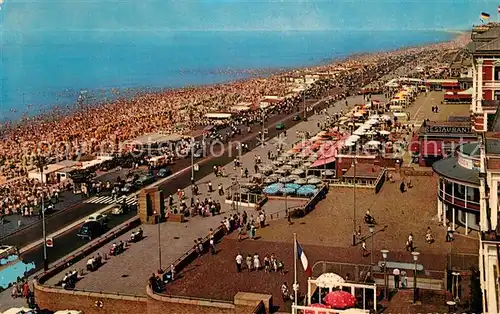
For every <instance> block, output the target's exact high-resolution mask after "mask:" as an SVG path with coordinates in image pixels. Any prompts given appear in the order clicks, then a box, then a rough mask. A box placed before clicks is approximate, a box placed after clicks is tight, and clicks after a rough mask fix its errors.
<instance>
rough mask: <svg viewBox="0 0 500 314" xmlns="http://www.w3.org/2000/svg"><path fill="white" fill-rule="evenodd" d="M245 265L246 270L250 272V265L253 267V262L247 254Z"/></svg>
mask: <svg viewBox="0 0 500 314" xmlns="http://www.w3.org/2000/svg"><path fill="white" fill-rule="evenodd" d="M246 264H247V269H248V271H249V272H250V271H252V265H253V261H252V255H250V254H248V256H247V258H246Z"/></svg>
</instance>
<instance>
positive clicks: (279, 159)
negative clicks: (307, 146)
mask: <svg viewBox="0 0 500 314" xmlns="http://www.w3.org/2000/svg"><path fill="white" fill-rule="evenodd" d="M276 161H281V162H283V161H285V157H283V156H279V157H278V158H276Z"/></svg>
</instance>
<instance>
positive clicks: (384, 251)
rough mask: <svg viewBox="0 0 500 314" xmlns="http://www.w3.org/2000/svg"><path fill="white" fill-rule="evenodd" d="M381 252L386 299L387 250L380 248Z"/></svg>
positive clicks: (386, 296)
mask: <svg viewBox="0 0 500 314" xmlns="http://www.w3.org/2000/svg"><path fill="white" fill-rule="evenodd" d="M380 252H381V253H382V257H383V258H384V299H386V300H387V299H388V291H389V289H388V287H387V286H388V285H389V283H388V282H387V255H388V254H389V250H380Z"/></svg>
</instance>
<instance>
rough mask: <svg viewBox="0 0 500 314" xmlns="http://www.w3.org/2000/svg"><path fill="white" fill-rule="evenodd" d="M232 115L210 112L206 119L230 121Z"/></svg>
mask: <svg viewBox="0 0 500 314" xmlns="http://www.w3.org/2000/svg"><path fill="white" fill-rule="evenodd" d="M231 116H232V114H230V113H223V112H209V113H206V114H205V118H207V119H229V118H231Z"/></svg>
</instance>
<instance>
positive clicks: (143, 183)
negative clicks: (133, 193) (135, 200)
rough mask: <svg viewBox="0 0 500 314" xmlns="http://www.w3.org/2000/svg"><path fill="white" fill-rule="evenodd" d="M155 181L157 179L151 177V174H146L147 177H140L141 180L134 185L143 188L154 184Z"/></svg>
mask: <svg viewBox="0 0 500 314" xmlns="http://www.w3.org/2000/svg"><path fill="white" fill-rule="evenodd" d="M154 181H155V177H154V176H152V175H150V174H146V175H143V176H141V177H139V179H137V180H136V181H135V182H134V185H135V187H136V188H138V189H139V188H141V187H143V186H146V185H148V184H150V183H153V182H154Z"/></svg>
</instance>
